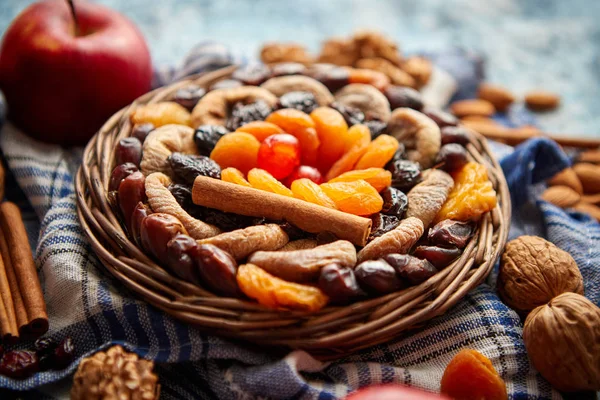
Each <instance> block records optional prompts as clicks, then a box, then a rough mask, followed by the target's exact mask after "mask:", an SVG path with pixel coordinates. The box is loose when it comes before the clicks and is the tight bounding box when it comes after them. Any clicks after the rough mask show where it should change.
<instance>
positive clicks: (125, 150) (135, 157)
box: [115, 137, 142, 165]
mask: <svg viewBox="0 0 600 400" xmlns="http://www.w3.org/2000/svg"><path fill="white" fill-rule="evenodd" d="M115 159H116V164H117V165H119V164H125V163H132V164H134V165H140V161H141V160H142V142H140V141H139V139H138V138H134V137H127V138H124V139H121V140H119V144H118V145H117V149H116V151H115Z"/></svg>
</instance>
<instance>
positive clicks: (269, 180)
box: [248, 168, 294, 197]
mask: <svg viewBox="0 0 600 400" xmlns="http://www.w3.org/2000/svg"><path fill="white" fill-rule="evenodd" d="M248 182H250V184H251V185H252V187H253V188H255V189H260V190H264V191H267V192H271V193H276V194H280V195H282V196H289V197H294V193H292V191H291V190H290V189H288V188H286V187H285V186H284V185H283V183H281V182H279V181H278V180H277V179H275V178H274V177H273V175H271V174H270V173H268V172H267V171H265V170H264V169H260V168H253V169H251V170H250V171H249V172H248Z"/></svg>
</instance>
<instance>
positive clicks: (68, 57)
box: [0, 0, 152, 145]
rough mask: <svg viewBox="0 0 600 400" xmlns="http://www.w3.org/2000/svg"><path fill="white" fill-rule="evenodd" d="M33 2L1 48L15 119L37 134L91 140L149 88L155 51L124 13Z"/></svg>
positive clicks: (4, 85) (0, 73)
mask: <svg viewBox="0 0 600 400" xmlns="http://www.w3.org/2000/svg"><path fill="white" fill-rule="evenodd" d="M75 9H76V14H77V22H78V25H79V28H78V30H77V32H76V26H75V23H74V21H73V17H72V15H71V11H70V8H69V6H68V3H67V1H66V0H48V1H42V2H39V3H35V4H32V5H31V6H29V7H28V8H27V9H25V10H24V11H23V12H22V13H21V14H20V15H19V16H18V17H17V18H16V19H15V20H14V21H13V23H12V24H11V25H10V27H9V28H8V30H7V31H6V33H5V35H4V39H3V41H2V45H1V47H0V89H2V90H3V91H4V94H5V95H6V99H7V102H8V108H9V119H11V120H12V121H13V122H14V123H16V124H17V126H19V127H20V128H22V129H23V130H24V131H25V132H26V133H28V134H30V135H31V136H33V137H35V138H37V139H40V140H43V141H47V142H52V143H59V144H63V145H76V144H84V143H85V142H86V141H87V140H88V139H89V138H90V137H91V136H92V135H93V134H94V133H95V132H96V131H97V130H98V128H100V127H101V126H102V124H103V123H104V122H105V121H106V120H107V119H108V118H109V117H110V116H111V115H112V114H113V113H115V112H116V111H118V110H119V109H120V108H121V107H123V106H125V105H127V104H128V103H130V102H131V101H133V100H134V99H135V98H137V97H138V96H140V95H142V94H143V93H145V92H147V91H148V90H149V89H150V84H151V80H152V64H151V60H150V52H149V51H148V47H147V46H146V43H145V41H144V38H143V37H142V35H141V33H140V32H139V31H138V29H137V28H136V27H135V26H134V25H133V23H132V22H131V21H129V20H128V19H127V18H125V17H124V16H122V15H120V14H119V13H117V12H115V11H113V10H110V9H108V8H106V7H103V6H100V5H98V4H93V3H88V2H85V1H76V2H75Z"/></svg>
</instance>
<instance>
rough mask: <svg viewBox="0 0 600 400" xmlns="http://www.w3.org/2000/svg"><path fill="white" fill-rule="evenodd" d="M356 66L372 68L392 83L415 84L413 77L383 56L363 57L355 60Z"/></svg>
mask: <svg viewBox="0 0 600 400" xmlns="http://www.w3.org/2000/svg"><path fill="white" fill-rule="evenodd" d="M356 66H357V67H358V68H365V69H372V70H375V71H379V72H382V73H384V74H385V75H387V77H388V78H390V81H391V82H392V83H393V84H394V85H398V86H409V87H411V88H414V87H416V86H417V82H416V81H415V79H414V78H413V77H412V76H411V75H410V74H409V73H408V72H405V71H404V70H402V69H400V68H399V67H398V66H396V65H394V64H392V63H391V62H390V61H388V60H386V59H384V58H378V57H376V58H363V59H360V60H358V61H357V62H356Z"/></svg>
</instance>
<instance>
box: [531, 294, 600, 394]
mask: <svg viewBox="0 0 600 400" xmlns="http://www.w3.org/2000/svg"><path fill="white" fill-rule="evenodd" d="M523 341H524V342H525V348H526V349H527V353H528V354H529V358H530V359H531V361H532V363H533V365H534V367H535V369H537V370H538V371H539V372H540V373H541V374H542V376H543V377H544V378H546V379H547V380H548V382H550V384H551V385H552V386H553V387H554V388H556V389H558V390H560V391H565V392H575V391H583V390H590V391H597V390H600V308H598V307H597V306H596V305H595V304H594V303H592V302H591V301H589V300H588V299H586V298H585V297H583V296H581V295H579V294H575V293H564V294H561V295H560V296H557V297H555V298H554V299H552V300H551V301H550V302H549V303H548V304H546V305H544V306H540V307H538V308H536V309H535V310H533V311H532V312H531V313H530V314H529V316H527V319H526V320H525V325H524V326H523Z"/></svg>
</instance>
